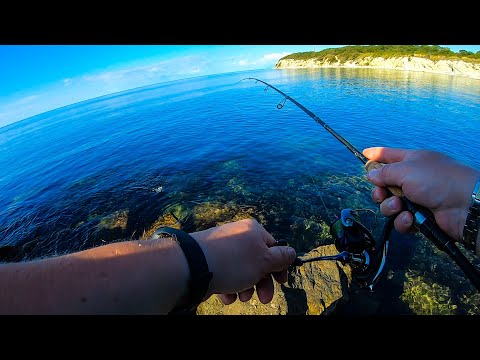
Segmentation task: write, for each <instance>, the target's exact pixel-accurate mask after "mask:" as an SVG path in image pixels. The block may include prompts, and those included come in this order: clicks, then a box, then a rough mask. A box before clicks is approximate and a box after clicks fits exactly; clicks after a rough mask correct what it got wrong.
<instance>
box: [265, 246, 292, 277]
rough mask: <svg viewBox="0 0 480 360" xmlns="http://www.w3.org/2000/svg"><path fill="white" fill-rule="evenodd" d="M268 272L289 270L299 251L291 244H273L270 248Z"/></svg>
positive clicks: (267, 263)
mask: <svg viewBox="0 0 480 360" xmlns="http://www.w3.org/2000/svg"><path fill="white" fill-rule="evenodd" d="M267 251H268V255H269V256H268V259H267V262H266V264H265V265H266V267H267V271H266V273H272V272H277V271H283V270H287V269H288V266H289V265H290V264H291V263H293V262H294V261H295V257H296V256H297V253H296V252H295V249H294V248H292V247H290V246H273V247H271V248H269V249H268V250H267Z"/></svg>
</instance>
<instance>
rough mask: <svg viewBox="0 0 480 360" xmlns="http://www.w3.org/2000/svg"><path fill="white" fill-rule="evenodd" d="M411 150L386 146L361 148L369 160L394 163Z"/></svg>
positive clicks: (403, 157)
mask: <svg viewBox="0 0 480 360" xmlns="http://www.w3.org/2000/svg"><path fill="white" fill-rule="evenodd" d="M410 152H411V150H406V149H398V148H388V147H370V148H366V149H364V150H363V155H365V156H366V157H367V158H368V159H369V160H375V161H378V162H382V163H394V162H399V161H402V160H404V159H405V156H407V155H408V154H409V153H410Z"/></svg>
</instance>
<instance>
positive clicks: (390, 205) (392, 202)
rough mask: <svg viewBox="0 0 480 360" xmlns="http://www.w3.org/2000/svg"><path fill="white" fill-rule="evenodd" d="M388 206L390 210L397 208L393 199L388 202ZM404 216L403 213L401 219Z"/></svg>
mask: <svg viewBox="0 0 480 360" xmlns="http://www.w3.org/2000/svg"><path fill="white" fill-rule="evenodd" d="M388 207H389V208H390V209H391V210H397V205H396V204H395V201H394V200H393V199H392V200H390V201H389V202H388ZM404 216H405V214H404V215H403V216H402V219H403V217H404Z"/></svg>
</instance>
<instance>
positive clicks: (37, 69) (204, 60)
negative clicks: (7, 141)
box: [0, 45, 480, 127]
mask: <svg viewBox="0 0 480 360" xmlns="http://www.w3.org/2000/svg"><path fill="white" fill-rule="evenodd" d="M338 46H341V45H12V46H9V45H0V127H2V126H5V125H8V124H10V123H13V122H16V121H19V120H22V119H25V118H28V117H31V116H33V115H36V114H40V113H42V112H45V111H48V110H52V109H56V108H58V107H61V106H65V105H68V104H72V103H76V102H79V101H82V100H86V99H91V98H94V97H97V96H101V95H106V94H110V93H113V92H117V91H122V90H127V89H131V88H135V87H139V86H145V85H150V84H155V83H159V82H164V81H170V80H176V79H181V78H188V77H194V76H202V75H209V74H218V73H224V72H233V71H242V70H254V69H268V68H273V67H274V65H275V63H276V62H277V60H278V59H279V58H281V57H283V56H285V55H287V54H290V53H293V52H301V51H312V50H314V49H315V50H317V51H318V50H320V49H324V48H330V47H338ZM442 46H446V47H449V48H450V49H451V50H453V51H456V52H457V51H458V50H460V49H465V50H469V51H474V52H477V51H479V50H480V45H442Z"/></svg>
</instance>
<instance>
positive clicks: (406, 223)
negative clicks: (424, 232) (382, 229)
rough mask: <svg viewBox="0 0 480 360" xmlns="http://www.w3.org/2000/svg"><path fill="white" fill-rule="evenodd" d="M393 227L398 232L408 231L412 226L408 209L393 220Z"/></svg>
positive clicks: (411, 216)
mask: <svg viewBox="0 0 480 360" xmlns="http://www.w3.org/2000/svg"><path fill="white" fill-rule="evenodd" d="M393 224H394V225H395V229H397V231H398V232H400V233H406V232H409V231H410V230H411V228H412V226H413V215H412V214H411V213H410V212H408V211H402V212H401V213H400V214H399V215H398V216H397V217H396V218H395V221H394V222H393Z"/></svg>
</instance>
